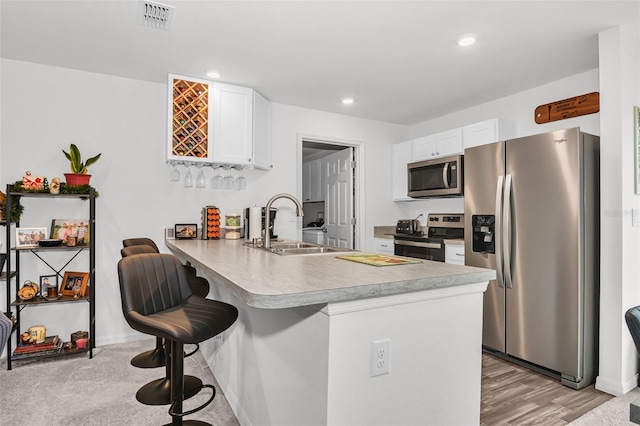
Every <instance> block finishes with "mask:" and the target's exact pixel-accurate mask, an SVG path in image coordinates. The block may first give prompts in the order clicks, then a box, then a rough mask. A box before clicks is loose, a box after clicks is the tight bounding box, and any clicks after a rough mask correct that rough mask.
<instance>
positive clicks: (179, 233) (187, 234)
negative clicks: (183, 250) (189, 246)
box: [174, 223, 198, 240]
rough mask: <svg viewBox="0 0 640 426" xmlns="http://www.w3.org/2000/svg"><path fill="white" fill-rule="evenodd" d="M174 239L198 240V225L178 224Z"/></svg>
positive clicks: (175, 228)
mask: <svg viewBox="0 0 640 426" xmlns="http://www.w3.org/2000/svg"><path fill="white" fill-rule="evenodd" d="M174 230H175V232H174V237H175V238H176V239H178V240H194V239H196V238H198V225H197V224H195V223H177V224H176V225H175V227H174Z"/></svg>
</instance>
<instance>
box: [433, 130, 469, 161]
mask: <svg viewBox="0 0 640 426" xmlns="http://www.w3.org/2000/svg"><path fill="white" fill-rule="evenodd" d="M435 136H436V150H437V152H436V156H446V155H455V154H462V150H463V147H462V129H460V128H458V129H453V130H449V131H446V132H442V133H438V134H436V135H435Z"/></svg>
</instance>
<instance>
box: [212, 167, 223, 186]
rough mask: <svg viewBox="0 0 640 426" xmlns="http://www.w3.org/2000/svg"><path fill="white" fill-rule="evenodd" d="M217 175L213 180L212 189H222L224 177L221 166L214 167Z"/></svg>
mask: <svg viewBox="0 0 640 426" xmlns="http://www.w3.org/2000/svg"><path fill="white" fill-rule="evenodd" d="M213 168H214V169H215V170H216V174H215V175H214V176H213V177H212V178H211V189H222V176H221V175H220V166H213Z"/></svg>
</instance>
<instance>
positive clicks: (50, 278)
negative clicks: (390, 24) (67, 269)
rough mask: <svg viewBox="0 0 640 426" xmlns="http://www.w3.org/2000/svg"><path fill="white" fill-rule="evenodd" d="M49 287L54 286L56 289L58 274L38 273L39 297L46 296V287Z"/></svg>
mask: <svg viewBox="0 0 640 426" xmlns="http://www.w3.org/2000/svg"><path fill="white" fill-rule="evenodd" d="M49 287H55V288H56V290H57V289H58V275H57V274H52V275H40V290H39V293H40V297H48V296H49V295H48V293H47V289H48V288H49Z"/></svg>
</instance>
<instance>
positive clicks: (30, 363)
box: [0, 340, 239, 426]
mask: <svg viewBox="0 0 640 426" xmlns="http://www.w3.org/2000/svg"><path fill="white" fill-rule="evenodd" d="M154 345H155V340H145V341H141V342H133V343H127V344H118V345H108V346H102V347H99V348H96V349H94V356H93V359H91V360H90V359H88V355H87V354H86V353H85V354H78V355H70V356H68V357H62V358H55V359H49V360H27V361H21V362H16V363H14V364H13V369H12V370H11V371H7V369H6V360H3V362H2V363H0V425H13V426H23V425H24V426H51V425H83V426H106V425H108V426H110V425H114V426H115V425H118V426H120V425H136V426H138V425H140V426H143V425H162V424H168V423H171V417H170V416H169V414H168V413H167V411H168V409H169V406H165V405H156V406H149V405H143V404H141V403H139V402H138V401H137V400H136V398H135V394H136V392H137V391H138V389H139V388H140V386H142V385H144V384H145V383H148V382H150V381H152V380H155V379H158V378H161V377H163V375H164V368H153V369H143V368H136V367H133V366H132V365H131V364H130V360H131V358H133V357H134V356H135V355H137V354H138V353H140V352H143V351H146V350H149V349H152V348H153V347H154ZM190 348H192V346H191V345H189V346H188V347H186V348H185V349H186V350H190ZM185 374H191V375H193V376H196V377H199V378H200V379H201V380H202V381H203V383H205V384H213V385H214V386H215V387H216V390H217V393H216V397H215V399H214V401H213V403H212V404H210V405H209V406H208V407H206V408H205V409H204V410H202V411H200V412H197V413H195V414H192V415H190V416H187V417H185V419H186V420H202V421H206V422H208V423H211V424H214V425H221V426H222V425H224V426H235V425H238V424H239V423H238V421H237V420H236V418H235V415H234V414H233V412H232V411H231V408H230V407H229V404H228V403H227V400H226V399H225V397H224V395H223V394H222V392H221V391H220V389H219V386H218V384H217V382H216V381H215V378H214V377H213V375H212V374H211V371H210V370H209V367H208V366H207V365H206V363H205V362H204V359H203V358H202V355H201V354H200V352H196V353H195V354H194V355H193V356H191V357H188V358H186V359H185ZM210 396H211V390H210V389H203V390H202V391H201V392H200V393H199V394H198V395H196V396H194V397H193V398H190V399H188V400H186V401H185V403H184V409H185V411H186V410H188V409H192V408H195V407H197V406H199V405H200V404H202V403H204V402H206V401H207V400H208V399H209V398H210Z"/></svg>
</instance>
